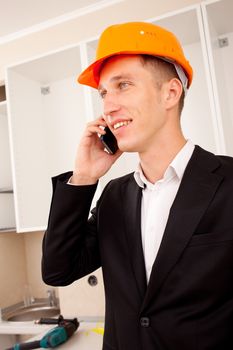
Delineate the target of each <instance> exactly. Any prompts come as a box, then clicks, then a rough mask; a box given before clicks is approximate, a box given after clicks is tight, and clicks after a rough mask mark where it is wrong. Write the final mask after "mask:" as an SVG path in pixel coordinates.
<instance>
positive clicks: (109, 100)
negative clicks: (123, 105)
mask: <svg viewBox="0 0 233 350" xmlns="http://www.w3.org/2000/svg"><path fill="white" fill-rule="evenodd" d="M119 109H120V105H119V103H118V100H117V97H116V95H115V94H114V93H110V92H108V93H107V94H106V96H105V98H104V100H103V112H104V114H105V115H113V114H114V112H117V111H119Z"/></svg>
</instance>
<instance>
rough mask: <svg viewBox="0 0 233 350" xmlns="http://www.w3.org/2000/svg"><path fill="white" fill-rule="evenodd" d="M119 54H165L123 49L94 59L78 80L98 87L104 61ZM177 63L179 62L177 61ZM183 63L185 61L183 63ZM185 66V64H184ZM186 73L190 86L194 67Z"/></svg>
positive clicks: (188, 68)
mask: <svg viewBox="0 0 233 350" xmlns="http://www.w3.org/2000/svg"><path fill="white" fill-rule="evenodd" d="M118 55H151V56H155V57H158V58H161V59H163V56H162V55H161V56H159V55H155V54H154V53H153V52H151V53H150V52H148V51H147V52H142V51H132V50H131V51H121V52H117V53H114V54H111V55H107V56H105V57H102V58H100V59H99V60H96V61H94V62H93V63H92V64H90V66H88V67H87V68H86V69H85V70H84V71H83V72H82V73H81V74H80V75H79V76H78V78H77V81H78V82H79V83H80V84H83V85H87V86H90V87H92V88H95V89H98V85H99V78H100V77H99V74H100V71H101V67H102V65H103V63H104V62H105V61H106V60H107V59H108V58H110V57H113V56H118ZM167 58H168V60H169V59H171V62H172V61H173V58H172V57H171V58H170V57H167ZM177 63H179V62H178V61H177ZM182 64H183V63H182ZM183 67H184V66H183ZM190 69H191V73H190ZM185 73H186V75H187V78H188V87H189V86H190V85H191V82H192V68H191V67H190V65H189V66H188V67H187V69H186V70H185Z"/></svg>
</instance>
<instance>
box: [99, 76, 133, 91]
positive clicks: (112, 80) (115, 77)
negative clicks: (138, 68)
mask: <svg viewBox="0 0 233 350" xmlns="http://www.w3.org/2000/svg"><path fill="white" fill-rule="evenodd" d="M122 79H132V75H131V74H120V75H115V76H114V77H112V78H111V79H110V83H115V82H117V81H119V80H122ZM103 89H105V88H104V86H103V85H99V87H98V90H103Z"/></svg>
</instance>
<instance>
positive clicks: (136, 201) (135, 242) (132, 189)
mask: <svg viewBox="0 0 233 350" xmlns="http://www.w3.org/2000/svg"><path fill="white" fill-rule="evenodd" d="M122 198H123V203H124V204H123V205H124V210H123V212H124V216H125V228H126V238H127V243H128V249H129V256H130V258H131V264H132V270H133V273H134V276H135V280H136V284H137V287H138V291H139V294H140V297H141V299H143V298H144V296H145V292H146V287H147V286H146V273H145V264H144V256H143V249H142V241H141V199H142V189H141V188H140V187H139V186H138V185H137V184H136V182H135V180H134V179H133V178H130V180H129V181H127V182H126V183H125V184H124V186H123V187H122Z"/></svg>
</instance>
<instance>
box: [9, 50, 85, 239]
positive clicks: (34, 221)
mask: <svg viewBox="0 0 233 350" xmlns="http://www.w3.org/2000/svg"><path fill="white" fill-rule="evenodd" d="M80 69H81V63H80V49H79V47H73V48H69V49H66V50H63V51H60V52H57V53H53V54H50V55H46V56H44V57H40V58H37V59H34V60H31V61H29V62H26V63H22V64H19V65H17V66H15V67H12V68H10V69H9V70H8V77H7V79H8V87H9V88H8V104H9V111H10V118H9V120H10V134H11V147H12V157H13V174H14V178H13V179H14V192H15V203H16V222H17V230H18V231H19V232H20V231H33V230H43V229H44V228H45V226H46V223H47V218H48V211H49V203H50V200H51V193H52V192H51V181H50V178H51V177H52V176H54V175H56V174H58V173H60V172H64V171H66V170H71V169H72V168H73V162H74V158H75V151H76V147H77V143H78V140H79V139H80V134H81V132H82V130H83V127H84V124H85V123H86V112H85V108H84V95H83V91H82V88H81V87H80V86H79V85H78V84H77V83H76V74H77V72H79V71H80Z"/></svg>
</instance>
